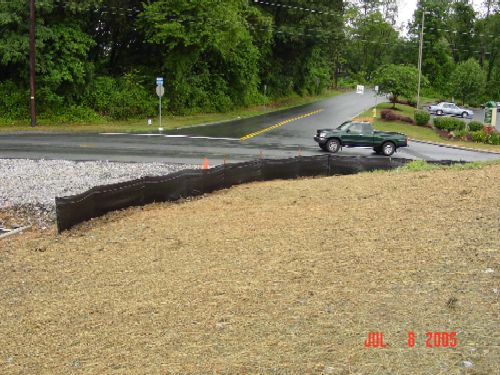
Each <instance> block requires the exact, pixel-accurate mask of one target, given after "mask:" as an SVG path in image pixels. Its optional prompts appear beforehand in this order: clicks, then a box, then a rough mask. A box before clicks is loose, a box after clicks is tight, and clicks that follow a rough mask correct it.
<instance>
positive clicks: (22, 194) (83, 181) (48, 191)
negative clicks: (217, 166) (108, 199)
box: [0, 159, 199, 227]
mask: <svg viewBox="0 0 500 375" xmlns="http://www.w3.org/2000/svg"><path fill="white" fill-rule="evenodd" d="M189 168H199V166H197V165H186V164H163V163H114V162H106V161H103V162H101V161H98V162H74V161H61V160H24V159H2V160H0V226H2V225H19V226H20V225H37V226H40V227H44V226H47V225H48V224H50V223H51V222H53V221H54V219H55V197H56V196H66V195H73V194H79V193H82V192H84V191H86V190H88V189H90V188H92V187H94V186H97V185H106V184H112V183H116V182H123V181H128V180H133V179H136V178H140V177H143V176H148V175H149V176H157V175H165V174H169V173H172V172H176V171H179V170H182V169H189Z"/></svg>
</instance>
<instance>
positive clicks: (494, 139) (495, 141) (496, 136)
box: [490, 132, 500, 145]
mask: <svg viewBox="0 0 500 375" xmlns="http://www.w3.org/2000/svg"><path fill="white" fill-rule="evenodd" d="M490 143H491V144H492V145H500V133H498V132H495V133H491V134H490Z"/></svg>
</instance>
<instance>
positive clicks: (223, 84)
mask: <svg viewBox="0 0 500 375" xmlns="http://www.w3.org/2000/svg"><path fill="white" fill-rule="evenodd" d="M247 8H248V5H247V4H245V3H244V2H241V1H237V0H231V1H227V2H224V3H222V2H218V1H217V2H215V1H211V0H194V1H177V2H172V1H166V0H160V1H157V2H155V3H152V4H151V5H148V6H146V8H145V12H144V14H143V15H142V17H141V26H142V27H143V28H144V30H145V33H146V37H147V40H148V41H149V42H150V43H152V44H153V45H161V46H162V47H163V55H164V58H163V61H164V63H163V70H164V71H165V78H166V95H167V98H168V108H169V109H170V110H171V111H172V112H175V113H186V112H187V111H227V110H229V109H231V108H233V107H235V106H246V105H249V104H254V103H256V102H258V101H259V100H261V97H260V94H259V75H258V73H259V71H258V63H259V60H260V53H259V50H258V49H257V47H256V46H255V45H254V43H253V38H252V35H251V34H250V32H249V30H248V28H247V27H246V20H245V17H246V10H247ZM171 15H176V18H173V19H171V18H170V16H171ZM190 19H194V20H195V22H186V20H190ZM204 20H206V21H204Z"/></svg>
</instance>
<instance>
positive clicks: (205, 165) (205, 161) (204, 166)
mask: <svg viewBox="0 0 500 375" xmlns="http://www.w3.org/2000/svg"><path fill="white" fill-rule="evenodd" d="M202 169H208V159H207V158H205V159H204V160H203V168H202Z"/></svg>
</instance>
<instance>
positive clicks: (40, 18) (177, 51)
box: [0, 0, 500, 121]
mask: <svg viewBox="0 0 500 375" xmlns="http://www.w3.org/2000/svg"><path fill="white" fill-rule="evenodd" d="M292 3H293V4H290V7H287V6H279V4H280V3H279V2H278V3H269V4H263V3H255V2H252V1H243V0H227V1H220V0H149V1H143V0H120V1H118V0H65V1H63V2H61V1H59V0H40V1H37V2H36V8H37V40H36V50H37V67H36V70H37V84H38V88H37V93H38V94H37V104H38V110H39V113H40V115H41V116H42V118H46V119H48V118H53V119H58V120H59V119H65V120H64V121H74V119H75V118H76V117H78V116H81V118H82V119H92V118H94V117H95V116H96V114H95V113H98V114H99V115H100V116H107V117H112V118H117V119H123V118H128V117H136V116H145V115H148V114H149V115H150V114H152V113H154V112H155V111H156V109H155V107H156V103H155V102H156V97H155V96H154V86H153V82H154V77H155V76H163V77H165V87H166V97H165V99H164V103H165V105H166V108H167V110H168V111H170V112H171V113H176V114H186V113H193V112H201V111H203V112H214V111H228V110H231V109H233V108H235V107H245V106H249V105H253V104H260V103H265V102H268V101H271V100H272V99H274V98H280V97H288V96H290V97H293V96H297V95H316V94H321V93H322V92H323V91H325V90H327V89H330V88H332V87H337V86H341V87H354V86H355V85H356V84H365V85H370V86H373V85H375V84H378V85H379V87H381V91H382V92H384V93H392V96H393V99H394V102H396V101H397V100H399V99H400V97H401V98H405V99H406V100H407V101H408V102H410V103H412V104H413V103H414V102H415V96H416V85H417V83H416V81H417V74H416V69H415V67H414V66H415V65H416V56H417V55H418V38H419V32H420V29H419V24H420V22H421V16H422V11H423V9H426V11H427V13H426V16H425V24H426V30H425V35H424V39H425V43H424V51H423V73H424V75H425V76H426V77H428V81H427V79H425V78H424V79H423V87H422V90H423V91H421V94H423V96H426V97H443V98H447V100H449V99H451V96H455V97H460V98H461V99H462V101H467V102H468V103H469V104H471V103H472V104H474V103H475V102H483V101H485V100H486V99H494V100H500V64H499V61H500V39H499V38H491V37H490V36H491V35H500V14H499V13H498V12H497V10H498V6H497V5H496V2H494V3H491V2H489V3H488V4H490V5H491V4H495V5H492V6H490V11H488V12H486V13H485V14H484V13H483V14H481V15H479V14H476V13H474V11H473V8H472V7H471V6H470V2H464V1H458V2H452V3H450V2H447V1H444V0H420V1H418V5H417V9H416V11H415V14H414V20H413V21H412V22H411V24H410V28H409V32H408V35H407V36H405V37H402V36H399V35H398V30H397V29H396V28H395V27H394V21H395V15H396V1H395V0H376V1H368V0H356V1H351V2H346V1H342V0H315V1H314V2H311V1H309V0H294V1H293V2H292ZM300 8H307V9H311V10H310V11H306V10H304V9H300ZM312 10H314V11H312ZM27 17H28V7H27V2H26V1H25V0H9V1H1V0H0V34H1V38H0V94H2V97H1V98H0V110H1V112H0V118H3V119H4V120H8V119H24V118H26V117H28V116H29V106H28V105H29V83H28V71H29V70H28V22H27ZM475 51H480V53H476V52H475ZM472 57H475V58H478V59H479V61H477V62H475V61H474V60H471V58H472ZM455 67H456V69H455ZM129 72H134V74H132V75H130V74H129ZM452 74H453V76H452ZM484 77H486V81H485V80H484ZM428 82H430V84H431V86H426V84H427V83H428ZM450 83H451V84H450ZM264 88H265V90H264ZM482 88H486V89H485V90H484V93H483V90H482ZM264 91H265V92H264ZM475 104H477V103H475ZM422 121H423V120H422Z"/></svg>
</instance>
